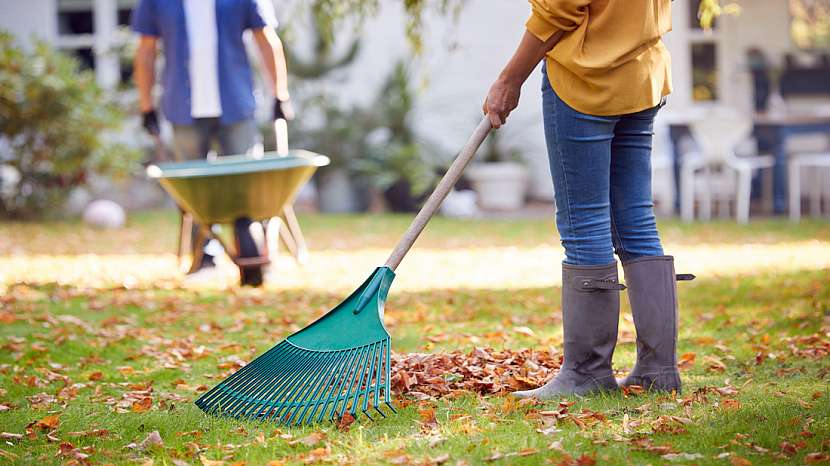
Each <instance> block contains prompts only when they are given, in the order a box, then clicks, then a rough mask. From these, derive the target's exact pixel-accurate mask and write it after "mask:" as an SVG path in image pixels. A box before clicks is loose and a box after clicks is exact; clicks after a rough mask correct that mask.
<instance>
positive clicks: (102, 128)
mask: <svg viewBox="0 0 830 466" xmlns="http://www.w3.org/2000/svg"><path fill="white" fill-rule="evenodd" d="M123 116H124V115H123V113H122V111H121V109H120V108H119V107H118V106H117V105H115V103H113V102H111V101H110V100H109V99H108V98H107V96H106V95H105V94H104V92H103V91H102V90H101V89H100V88H99V87H98V86H97V85H96V83H95V76H94V74H93V73H92V72H90V71H80V70H79V69H78V63H77V62H76V61H75V60H74V59H72V58H70V57H68V56H66V55H63V54H61V53H60V52H57V51H55V50H53V49H52V48H50V47H49V46H48V45H47V44H45V43H42V42H38V43H35V44H34V47H33V48H32V49H31V50H29V49H24V48H22V47H20V46H18V45H17V44H15V43H14V38H13V37H12V36H11V35H9V34H5V33H0V139H2V140H3V145H4V146H5V147H6V151H5V152H4V154H3V155H2V158H0V166H2V167H3V168H4V173H7V174H8V173H9V172H11V173H13V174H14V176H13V177H12V176H5V177H4V179H5V181H2V180H0V183H2V184H3V186H2V196H0V214H5V215H7V216H16V217H20V216H33V215H37V214H40V213H43V212H44V211H46V210H47V209H50V208H51V209H55V208H59V207H60V206H61V205H62V204H63V199H65V196H66V194H67V193H68V191H69V190H70V189H71V188H73V187H75V186H79V185H83V184H84V183H85V182H86V181H87V179H88V177H89V175H90V174H92V173H98V174H115V173H124V172H126V170H127V169H128V167H129V166H130V164H131V163H132V162H134V161H135V159H136V158H137V154H136V151H135V150H132V149H129V148H127V147H125V146H124V145H122V144H117V143H114V142H112V141H111V140H110V139H109V138H108V133H111V132H113V131H116V130H118V129H119V127H120V124H121V121H122V119H123ZM11 178H16V179H14V180H11Z"/></svg>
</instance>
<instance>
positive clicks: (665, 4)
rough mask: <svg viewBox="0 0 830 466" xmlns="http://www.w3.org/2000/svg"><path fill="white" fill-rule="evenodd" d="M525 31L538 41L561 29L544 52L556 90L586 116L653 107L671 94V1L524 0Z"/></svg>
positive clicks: (619, 113)
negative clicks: (666, 37)
mask: <svg viewBox="0 0 830 466" xmlns="http://www.w3.org/2000/svg"><path fill="white" fill-rule="evenodd" d="M530 4H531V7H532V9H533V14H532V15H531V17H530V19H529V20H528V21H527V30H528V31H530V33H531V34H533V35H534V36H536V37H537V38H539V39H540V40H542V41H545V40H547V39H549V38H550V37H551V36H552V35H553V34H555V33H556V32H557V31H560V30H561V31H564V35H563V36H562V39H561V40H560V41H559V43H558V44H556V46H555V47H554V48H553V50H551V51H550V52H548V55H547V70H548V78H549V79H550V82H551V85H552V86H553V89H554V90H555V91H556V94H557V95H558V96H559V97H560V98H561V99H562V100H564V101H565V102H566V103H567V104H568V105H570V106H571V107H573V108H574V109H576V110H578V111H580V112H582V113H587V114H591V115H603V116H604V115H621V114H626V113H633V112H638V111H640V110H645V109H647V108H651V107H654V106H655V105H657V104H658V103H659V102H660V99H661V98H662V97H663V96H665V95H667V94H668V93H670V92H671V57H670V56H669V51H668V50H667V49H666V47H665V45H663V41H662V40H661V37H662V35H663V34H665V33H666V32H668V31H670V30H671V0H530Z"/></svg>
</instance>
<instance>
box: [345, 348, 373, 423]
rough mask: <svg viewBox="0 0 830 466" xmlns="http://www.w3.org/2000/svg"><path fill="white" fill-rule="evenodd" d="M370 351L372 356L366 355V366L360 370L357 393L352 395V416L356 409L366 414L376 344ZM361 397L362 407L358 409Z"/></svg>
mask: <svg viewBox="0 0 830 466" xmlns="http://www.w3.org/2000/svg"><path fill="white" fill-rule="evenodd" d="M371 351H372V356H369V354H366V364H364V366H363V368H361V369H360V380H359V381H358V383H357V388H358V391H357V392H355V394H354V395H355V398H354V404H353V405H352V410H351V411H352V415H355V414H357V410H358V409H361V410H362V411H363V413H364V414H365V413H366V400H367V397H368V396H369V384H370V383H371V377H372V366H371V365H370V364H373V359H372V358H374V357H375V354H376V353H377V343H376V344H374V345H372V349H371ZM364 373H365V374H366V382H365V383H364V382H363V374H364ZM361 396H363V407H362V408H361V407H360V397H361ZM367 416H368V415H367ZM368 417H369V419H372V417H371V416H368Z"/></svg>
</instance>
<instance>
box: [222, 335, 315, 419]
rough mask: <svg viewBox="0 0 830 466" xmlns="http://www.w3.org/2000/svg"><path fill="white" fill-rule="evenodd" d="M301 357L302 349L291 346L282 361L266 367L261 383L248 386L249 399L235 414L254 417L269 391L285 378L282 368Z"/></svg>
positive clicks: (302, 354)
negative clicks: (245, 405) (247, 403)
mask: <svg viewBox="0 0 830 466" xmlns="http://www.w3.org/2000/svg"><path fill="white" fill-rule="evenodd" d="M303 357H305V354H304V353H303V352H302V351H300V350H299V349H298V348H292V349H291V351H290V352H289V353H288V354H287V356H286V357H285V358H284V359H283V360H282V361H280V362H279V363H277V364H275V365H273V366H272V367H269V368H268V369H266V372H265V373H264V374H263V379H262V383H260V384H259V385H257V386H255V387H249V390H250V393H251V396H250V398H251V401H250V403H249V405H248V406H247V407H245V408H244V409H243V410H242V411H241V412H239V413H238V414H237V417H249V418H255V417H256V416H254V413H255V412H257V411H258V410H259V411H261V407H262V406H263V405H265V404H267V403H268V400H269V395H270V393H271V391H273V389H274V387H276V386H278V385H279V384H280V383H281V382H282V380H283V379H284V378H285V374H286V371H285V370H284V369H285V368H287V367H291V365H292V364H293V363H294V362H295V361H297V360H301V358H303ZM258 415H259V414H257V416H258Z"/></svg>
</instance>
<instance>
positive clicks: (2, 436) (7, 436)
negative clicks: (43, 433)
mask: <svg viewBox="0 0 830 466" xmlns="http://www.w3.org/2000/svg"><path fill="white" fill-rule="evenodd" d="M0 439H3V440H23V434H14V433H12V432H0Z"/></svg>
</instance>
